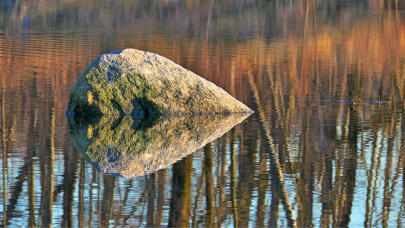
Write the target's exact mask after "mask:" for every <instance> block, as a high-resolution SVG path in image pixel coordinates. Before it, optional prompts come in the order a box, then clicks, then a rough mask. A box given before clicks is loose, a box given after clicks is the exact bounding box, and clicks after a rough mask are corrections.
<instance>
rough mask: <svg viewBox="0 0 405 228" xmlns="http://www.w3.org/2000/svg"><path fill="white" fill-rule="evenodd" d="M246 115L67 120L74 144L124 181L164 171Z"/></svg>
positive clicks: (108, 116) (96, 165) (98, 164)
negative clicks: (83, 121)
mask: <svg viewBox="0 0 405 228" xmlns="http://www.w3.org/2000/svg"><path fill="white" fill-rule="evenodd" d="M247 116H249V115H247V114H234V115H213V116H210V117H209V118H207V116H201V115H195V116H192V117H189V116H179V117H176V118H159V119H157V120H155V121H154V122H152V123H151V122H149V123H148V124H149V125H145V122H137V121H136V120H134V119H133V118H131V117H130V116H128V115H127V116H123V117H122V118H119V119H118V120H117V119H115V118H113V116H110V115H103V116H102V117H101V119H100V121H99V122H98V123H95V124H88V123H87V124H81V123H77V122H76V121H75V120H74V119H73V118H72V117H68V120H69V126H70V128H71V131H70V132H71V138H72V141H73V144H74V145H75V147H76V148H77V150H78V151H79V152H81V153H82V154H83V155H84V157H85V158H86V160H87V161H88V162H90V163H92V164H93V165H94V166H95V167H96V168H97V170H99V171H101V172H103V173H106V174H111V175H119V176H123V177H125V178H133V177H136V176H142V175H145V174H148V173H151V172H155V171H157V170H159V169H163V168H167V167H168V166H170V165H171V164H173V163H175V162H176V161H178V160H180V159H182V158H183V157H185V156H187V155H189V154H191V153H193V152H194V151H196V150H198V149H199V148H201V147H203V146H204V145H206V144H207V143H209V142H211V141H213V140H215V139H216V138H218V137H220V136H222V135H223V134H225V133H226V132H227V131H229V130H230V129H231V128H232V127H233V126H235V125H236V124H238V123H240V122H241V121H243V120H244V119H245V118H246V117H247Z"/></svg>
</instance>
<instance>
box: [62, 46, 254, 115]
mask: <svg viewBox="0 0 405 228" xmlns="http://www.w3.org/2000/svg"><path fill="white" fill-rule="evenodd" d="M251 112H252V110H251V109H249V108H248V107H247V106H246V105H244V104H242V103H241V102H239V101H238V100H236V99H235V98H233V97H232V96H231V95H229V94H228V93H227V92H225V91H224V90H223V89H221V88H219V87H217V86H216V85H214V84H213V83H211V82H209V81H207V80H205V79H203V78H201V77H199V76H198V75H196V74H194V73H193V72H191V71H189V70H187V69H185V68H183V67H182V66H180V65H178V64H176V63H174V62H172V61H171V60H169V59H167V58H165V57H162V56H160V55H157V54H154V53H150V52H145V51H140V50H135V49H124V50H119V51H113V52H110V53H108V54H103V55H101V56H100V57H98V58H97V59H96V60H94V61H93V62H92V63H91V64H90V65H89V66H88V67H87V68H86V70H85V71H84V72H83V73H82V74H81V75H80V77H79V78H78V80H77V82H76V84H75V85H74V86H73V88H72V90H71V94H70V102H69V106H68V112H67V113H68V114H69V115H73V116H75V117H78V116H79V117H80V118H82V117H84V116H85V117H91V118H92V116H101V115H104V114H108V115H117V116H122V115H127V114H132V116H133V117H135V118H144V116H160V115H164V116H171V115H176V116H178V115H210V114H232V113H239V114H240V113H251Z"/></svg>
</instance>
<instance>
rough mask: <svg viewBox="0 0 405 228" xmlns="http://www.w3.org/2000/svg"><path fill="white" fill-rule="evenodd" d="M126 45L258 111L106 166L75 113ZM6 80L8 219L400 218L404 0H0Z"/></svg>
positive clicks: (146, 222)
mask: <svg viewBox="0 0 405 228" xmlns="http://www.w3.org/2000/svg"><path fill="white" fill-rule="evenodd" d="M123 48H137V49H141V50H147V51H151V52H155V53H158V54H161V55H163V56H166V57H167V58H169V59H171V60H173V61H174V62H176V63H178V64H181V65H182V66H184V67H185V68H187V69H190V70H192V71H194V72H195V73H197V74H199V75H201V76H202V77H204V78H206V79H208V80H210V81H212V82H214V83H215V84H217V85H218V86H220V87H222V88H224V89H225V90H226V91H228V92H229V93H230V94H231V95H233V96H234V97H236V98H237V99H239V100H241V101H242V102H244V103H245V104H247V105H248V106H249V107H251V108H252V109H254V110H255V114H253V115H251V116H250V117H248V118H247V119H245V120H244V121H243V122H242V123H241V124H239V125H237V126H235V127H234V128H232V129H231V130H230V131H229V132H227V133H225V134H224V135H223V136H222V137H220V138H218V139H216V140H214V141H212V142H211V143H209V144H207V145H205V146H204V147H203V148H201V149H198V150H197V151H195V152H194V153H191V154H189V155H187V156H186V157H184V158H182V159H181V160H179V161H178V162H176V163H174V164H168V167H167V168H164V169H160V170H158V171H156V172H152V173H148V174H146V175H140V176H137V177H133V178H125V177H122V176H119V175H105V174H102V173H100V172H99V171H97V169H96V168H95V167H94V166H93V165H92V164H91V163H89V162H87V161H86V160H85V158H84V156H83V155H82V154H81V153H80V152H78V150H77V149H76V148H75V146H74V144H73V142H72V136H71V132H70V130H69V127H68V120H67V118H66V116H65V115H64V114H65V111H66V108H67V103H68V101H69V93H70V89H71V87H72V86H73V84H74V83H75V81H76V79H77V78H78V76H79V75H80V73H81V72H82V71H83V70H84V68H85V67H86V66H87V65H88V64H89V63H90V62H91V61H92V60H93V59H94V58H96V57H97V56H99V55H100V54H102V53H106V52H109V51H111V50H115V49H123ZM0 89H1V90H0V102H1V107H0V109H1V132H0V136H1V138H0V141H1V147H0V148H1V156H0V157H1V159H0V170H1V172H0V173H1V174H0V179H1V183H0V192H1V198H0V212H1V214H0V224H2V225H3V226H23V227H25V226H42V227H43V226H50V225H54V226H60V225H63V226H75V227H77V226H79V227H87V226H88V227H90V226H100V227H104V226H108V225H110V226H124V225H127V226H135V227H138V226H146V227H154V226H158V227H160V226H193V227H195V226H208V227H216V226H231V227H232V226H233V227H248V226H252V227H253V226H256V227H266V226H270V227H276V226H279V227H288V226H297V227H310V226H316V227H330V226H335V227H345V226H351V227H359V226H366V227H371V226H383V227H401V226H404V225H405V208H404V207H405V178H404V175H405V169H404V167H405V120H404V118H405V113H404V101H405V4H404V2H403V1H400V0H352V1H351V0H345V1H341V0H325V1H316V0H304V1H301V0H289V1H282V0H270V1H264V0H240V1H235V0H222V1H215V0H207V1H198V0H177V1H176V0H165V1H158V0H150V1H135V0H125V1H124V0H60V1H51V0H26V1H18V0H15V1H13V0H5V1H0ZM191 130H192V129H191ZM169 133H170V130H169V131H168V134H169Z"/></svg>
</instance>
